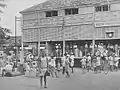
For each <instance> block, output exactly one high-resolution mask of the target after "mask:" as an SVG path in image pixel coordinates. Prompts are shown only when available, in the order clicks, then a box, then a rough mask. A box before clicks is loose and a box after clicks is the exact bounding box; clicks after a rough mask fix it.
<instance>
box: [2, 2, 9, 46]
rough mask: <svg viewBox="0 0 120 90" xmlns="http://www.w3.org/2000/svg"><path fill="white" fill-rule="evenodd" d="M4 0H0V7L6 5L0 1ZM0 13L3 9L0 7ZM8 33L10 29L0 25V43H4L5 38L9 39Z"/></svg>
mask: <svg viewBox="0 0 120 90" xmlns="http://www.w3.org/2000/svg"><path fill="white" fill-rule="evenodd" d="M3 1H4V0H0V7H1V8H4V7H6V4H3V3H2V2H3ZM0 13H3V11H2V10H1V9H0ZM9 33H11V32H10V29H7V28H3V27H0V45H1V44H4V43H5V41H6V40H7V39H9V37H10V36H9V35H8V34H9Z"/></svg>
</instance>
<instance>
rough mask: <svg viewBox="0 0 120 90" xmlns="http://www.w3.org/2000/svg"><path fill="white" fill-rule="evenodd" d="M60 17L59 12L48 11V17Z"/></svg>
mask: <svg viewBox="0 0 120 90" xmlns="http://www.w3.org/2000/svg"><path fill="white" fill-rule="evenodd" d="M52 16H58V11H47V12H46V17H52Z"/></svg>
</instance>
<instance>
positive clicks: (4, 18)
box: [0, 0, 46, 36]
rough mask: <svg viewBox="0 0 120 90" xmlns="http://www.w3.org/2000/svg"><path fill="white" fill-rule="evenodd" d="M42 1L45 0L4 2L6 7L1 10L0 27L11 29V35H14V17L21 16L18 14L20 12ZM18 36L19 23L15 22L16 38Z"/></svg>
mask: <svg viewBox="0 0 120 90" xmlns="http://www.w3.org/2000/svg"><path fill="white" fill-rule="evenodd" d="M44 1H46V0H4V3H5V4H6V5H7V7H6V8H4V9H3V14H0V18H1V21H0V25H1V26H2V27H5V28H8V29H11V32H12V35H15V29H14V23H15V16H17V17H19V16H21V14H19V12H20V11H22V10H24V9H26V8H29V7H31V6H33V5H36V4H40V3H42V2H44ZM20 35H21V28H20V22H19V21H17V36H20Z"/></svg>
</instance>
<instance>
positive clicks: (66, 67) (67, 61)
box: [65, 55, 70, 77]
mask: <svg viewBox="0 0 120 90" xmlns="http://www.w3.org/2000/svg"><path fill="white" fill-rule="evenodd" d="M69 66H70V62H69V56H67V55H66V57H65V72H66V74H67V76H66V77H70V73H69V68H70V67H69Z"/></svg>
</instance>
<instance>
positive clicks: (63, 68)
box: [62, 67, 65, 75]
mask: <svg viewBox="0 0 120 90" xmlns="http://www.w3.org/2000/svg"><path fill="white" fill-rule="evenodd" d="M62 73H63V75H64V74H65V67H63V72H62Z"/></svg>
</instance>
